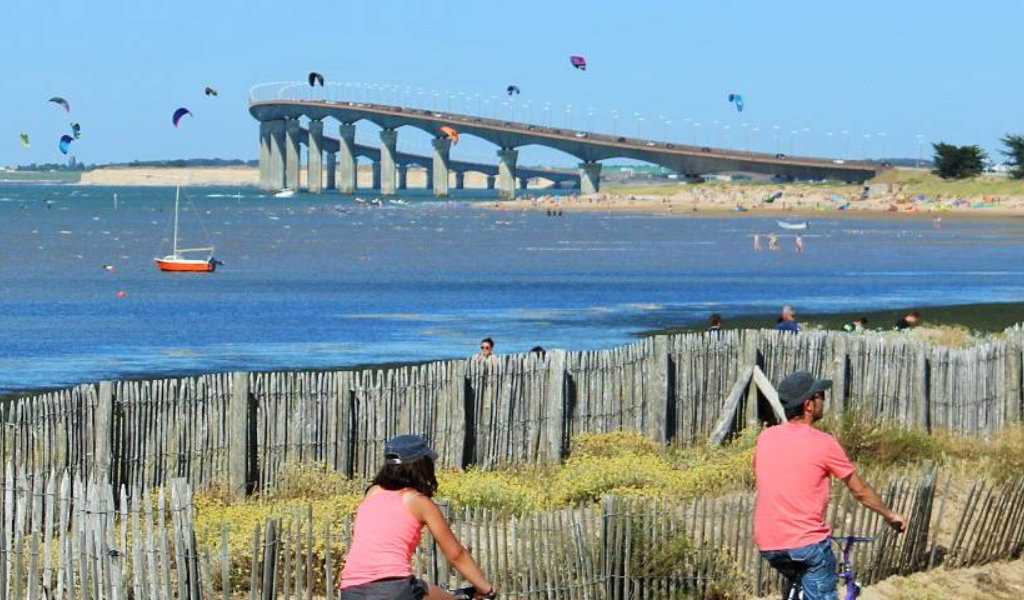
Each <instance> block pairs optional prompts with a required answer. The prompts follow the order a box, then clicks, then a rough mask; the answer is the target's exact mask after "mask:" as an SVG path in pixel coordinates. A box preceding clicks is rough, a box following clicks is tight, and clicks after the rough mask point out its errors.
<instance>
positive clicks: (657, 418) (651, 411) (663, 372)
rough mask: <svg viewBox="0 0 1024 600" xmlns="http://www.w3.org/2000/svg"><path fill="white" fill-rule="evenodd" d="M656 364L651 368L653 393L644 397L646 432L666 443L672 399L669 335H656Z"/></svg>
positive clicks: (658, 440)
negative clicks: (669, 408)
mask: <svg viewBox="0 0 1024 600" xmlns="http://www.w3.org/2000/svg"><path fill="white" fill-rule="evenodd" d="M653 360H654V364H653V368H652V369H651V371H650V373H651V395H650V397H649V398H645V399H644V404H645V408H646V411H645V412H646V413H647V419H646V422H645V423H644V429H645V431H644V433H645V434H647V436H649V437H650V438H651V439H653V440H655V441H657V442H659V443H662V444H664V443H665V442H666V441H667V440H668V420H667V419H666V417H667V415H668V404H669V402H671V401H672V390H671V389H669V385H668V383H669V371H670V370H671V369H670V365H669V357H668V336H666V335H656V336H654V357H653Z"/></svg>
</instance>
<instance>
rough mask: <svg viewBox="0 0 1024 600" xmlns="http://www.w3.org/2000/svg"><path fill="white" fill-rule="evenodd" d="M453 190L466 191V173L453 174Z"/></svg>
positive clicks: (457, 172)
mask: <svg viewBox="0 0 1024 600" xmlns="http://www.w3.org/2000/svg"><path fill="white" fill-rule="evenodd" d="M455 189H457V190H464V189H466V173H465V171H456V172H455Z"/></svg>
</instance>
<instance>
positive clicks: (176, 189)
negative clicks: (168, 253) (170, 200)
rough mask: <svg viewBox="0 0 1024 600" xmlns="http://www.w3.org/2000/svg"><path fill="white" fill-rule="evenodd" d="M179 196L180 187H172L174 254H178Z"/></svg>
mask: <svg viewBox="0 0 1024 600" xmlns="http://www.w3.org/2000/svg"><path fill="white" fill-rule="evenodd" d="M180 197H181V188H180V187H178V188H175V189H174V251H173V253H174V255H175V256H177V255H178V200H179V199H180Z"/></svg>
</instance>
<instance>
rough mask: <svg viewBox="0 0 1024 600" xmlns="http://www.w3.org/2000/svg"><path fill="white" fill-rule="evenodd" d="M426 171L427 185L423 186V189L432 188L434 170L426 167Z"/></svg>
mask: <svg viewBox="0 0 1024 600" xmlns="http://www.w3.org/2000/svg"><path fill="white" fill-rule="evenodd" d="M426 171H427V185H426V186H425V187H424V189H427V190H433V189H434V170H433V169H430V168H428V169H427V170H426Z"/></svg>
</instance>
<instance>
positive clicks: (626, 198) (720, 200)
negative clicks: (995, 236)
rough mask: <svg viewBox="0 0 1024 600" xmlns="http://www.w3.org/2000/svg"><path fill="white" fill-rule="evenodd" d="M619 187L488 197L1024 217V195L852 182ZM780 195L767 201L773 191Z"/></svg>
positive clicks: (720, 212) (760, 211) (670, 208)
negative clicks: (872, 189)
mask: <svg viewBox="0 0 1024 600" xmlns="http://www.w3.org/2000/svg"><path fill="white" fill-rule="evenodd" d="M632 190H633V189H632V188H631V189H630V190H629V191H630V193H621V192H617V191H616V190H615V188H614V187H611V186H609V189H608V191H607V192H604V193H599V194H592V195H569V196H546V195H537V194H534V195H531V196H523V197H520V198H517V199H515V200H510V201H501V202H494V203H488V204H487V207H488V208H493V209H495V210H503V211H524V210H538V211H548V210H563V211H569V212H571V211H596V212H616V211H622V212H642V213H649V214H669V215H697V214H699V215H705V216H706V215H710V216H729V217H742V216H763V215H773V216H776V217H778V218H789V217H796V218H801V219H803V218H809V217H819V216H824V215H828V216H829V218H833V217H843V216H863V215H864V214H865V213H872V214H877V215H885V216H894V217H918V218H921V217H925V218H931V219H935V218H939V219H941V218H946V217H957V218H960V217H968V218H1003V217H1024V197H1020V196H993V195H986V196H979V197H967V198H930V197H924V196H919V197H909V196H908V195H907V194H905V193H899V192H896V191H889V192H881V193H875V194H872V195H871V196H870V197H868V198H862V197H860V194H859V193H858V194H854V193H852V192H853V188H852V186H841V187H838V188H830V187H826V186H822V187H820V188H819V187H813V188H812V187H811V186H785V185H784V186H778V187H769V186H764V185H756V186H755V185H709V186H679V190H678V191H676V192H674V193H671V194H666V193H664V192H665V190H664V189H663V188H658V189H656V190H654V189H652V192H656V193H651V194H644V193H643V192H642V191H640V192H637V193H632ZM779 192H781V197H778V198H775V199H772V200H771V201H768V199H769V198H771V196H772V195H773V194H778V193H779Z"/></svg>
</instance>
